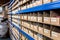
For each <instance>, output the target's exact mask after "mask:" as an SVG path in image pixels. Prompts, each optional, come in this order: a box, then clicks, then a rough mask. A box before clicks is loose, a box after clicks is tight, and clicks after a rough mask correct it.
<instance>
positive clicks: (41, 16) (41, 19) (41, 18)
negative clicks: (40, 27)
mask: <svg viewBox="0 0 60 40" xmlns="http://www.w3.org/2000/svg"><path fill="white" fill-rule="evenodd" d="M42 21H43V13H42V12H41V13H40V12H38V22H42Z"/></svg>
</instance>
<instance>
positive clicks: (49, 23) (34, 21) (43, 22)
mask: <svg viewBox="0 0 60 40" xmlns="http://www.w3.org/2000/svg"><path fill="white" fill-rule="evenodd" d="M15 19H17V18H15ZM20 20H24V21H31V20H25V19H20ZM31 22H36V23H43V24H48V25H54V24H51V23H44V22H38V21H31ZM54 26H58V27H60V25H54Z"/></svg>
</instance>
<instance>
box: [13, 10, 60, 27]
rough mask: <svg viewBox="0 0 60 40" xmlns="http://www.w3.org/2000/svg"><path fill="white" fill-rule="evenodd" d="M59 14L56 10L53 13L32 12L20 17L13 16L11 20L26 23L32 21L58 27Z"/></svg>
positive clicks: (59, 21)
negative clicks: (24, 21) (15, 19)
mask: <svg viewBox="0 0 60 40" xmlns="http://www.w3.org/2000/svg"><path fill="white" fill-rule="evenodd" d="M59 13H60V12H59V11H58V10H54V11H43V12H33V13H25V14H20V15H13V16H12V17H13V18H19V19H23V20H27V21H34V22H40V23H46V24H52V25H58V26H59V25H60V14H59Z"/></svg>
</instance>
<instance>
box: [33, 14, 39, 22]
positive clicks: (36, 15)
mask: <svg viewBox="0 0 60 40" xmlns="http://www.w3.org/2000/svg"><path fill="white" fill-rule="evenodd" d="M37 17H38V14H37V13H33V19H34V21H37V20H38V18H37Z"/></svg>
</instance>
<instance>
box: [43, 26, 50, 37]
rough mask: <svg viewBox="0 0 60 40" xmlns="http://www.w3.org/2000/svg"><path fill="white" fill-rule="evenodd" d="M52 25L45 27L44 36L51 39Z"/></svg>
mask: <svg viewBox="0 0 60 40" xmlns="http://www.w3.org/2000/svg"><path fill="white" fill-rule="evenodd" d="M50 33H51V32H50V25H44V35H45V36H47V37H50V35H51V34H50Z"/></svg>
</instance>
